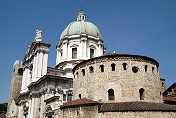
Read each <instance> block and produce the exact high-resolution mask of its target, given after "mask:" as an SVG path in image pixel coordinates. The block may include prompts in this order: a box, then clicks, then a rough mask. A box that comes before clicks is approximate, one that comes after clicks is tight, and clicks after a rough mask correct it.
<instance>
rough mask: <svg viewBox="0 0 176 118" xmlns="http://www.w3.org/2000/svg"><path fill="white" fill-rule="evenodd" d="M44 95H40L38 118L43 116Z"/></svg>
mask: <svg viewBox="0 0 176 118" xmlns="http://www.w3.org/2000/svg"><path fill="white" fill-rule="evenodd" d="M44 107H45V106H44V95H43V94H42V96H41V109H40V118H43V117H44V116H43V112H44Z"/></svg>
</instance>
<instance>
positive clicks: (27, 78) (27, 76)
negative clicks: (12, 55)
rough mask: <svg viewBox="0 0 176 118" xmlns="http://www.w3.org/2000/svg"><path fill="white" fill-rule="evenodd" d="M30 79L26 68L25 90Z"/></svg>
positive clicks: (28, 70)
mask: <svg viewBox="0 0 176 118" xmlns="http://www.w3.org/2000/svg"><path fill="white" fill-rule="evenodd" d="M30 79H31V75H30V69H29V67H27V68H26V82H25V90H27V86H28V85H29V84H30Z"/></svg>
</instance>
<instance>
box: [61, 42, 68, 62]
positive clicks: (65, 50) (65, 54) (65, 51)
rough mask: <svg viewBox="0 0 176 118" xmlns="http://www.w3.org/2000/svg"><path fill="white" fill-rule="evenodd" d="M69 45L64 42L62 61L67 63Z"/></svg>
mask: <svg viewBox="0 0 176 118" xmlns="http://www.w3.org/2000/svg"><path fill="white" fill-rule="evenodd" d="M67 44H68V42H67V41H64V42H63V60H62V61H66V60H67V53H68V49H67V48H68V46H67Z"/></svg>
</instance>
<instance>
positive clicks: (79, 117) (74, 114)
mask: <svg viewBox="0 0 176 118" xmlns="http://www.w3.org/2000/svg"><path fill="white" fill-rule="evenodd" d="M97 111H98V106H97V105H95V106H82V107H74V108H68V109H64V110H63V117H62V118H96V117H97V116H98V112H97Z"/></svg>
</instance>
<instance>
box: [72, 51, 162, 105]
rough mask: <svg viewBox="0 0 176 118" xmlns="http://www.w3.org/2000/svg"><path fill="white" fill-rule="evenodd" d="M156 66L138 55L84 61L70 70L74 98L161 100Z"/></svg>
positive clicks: (105, 56) (111, 100) (116, 100)
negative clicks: (72, 75)
mask: <svg viewBox="0 0 176 118" xmlns="http://www.w3.org/2000/svg"><path fill="white" fill-rule="evenodd" d="M146 65H147V67H148V68H147V69H146V67H145V66H146ZM158 66H159V64H158V62H157V61H156V60H154V59H152V58H149V57H145V56H139V55H126V54H112V55H104V56H101V57H96V58H92V59H89V60H85V61H83V62H81V63H79V64H77V65H76V66H75V67H74V69H73V72H74V79H73V81H74V82H73V84H74V85H73V86H74V96H75V97H74V99H78V98H79V97H78V95H79V94H81V95H82V98H84V97H86V98H88V99H91V100H95V101H99V100H100V101H102V102H131V101H144V102H158V103H161V102H162V95H160V91H161V90H160V84H159V83H160V78H159V73H158ZM83 90H84V91H83ZM85 93H87V94H85Z"/></svg>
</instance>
